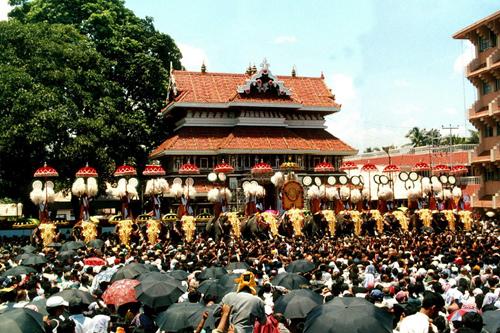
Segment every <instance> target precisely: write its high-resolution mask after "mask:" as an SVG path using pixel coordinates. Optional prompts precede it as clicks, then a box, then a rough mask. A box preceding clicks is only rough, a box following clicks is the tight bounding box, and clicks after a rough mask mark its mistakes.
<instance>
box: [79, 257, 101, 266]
mask: <svg viewBox="0 0 500 333" xmlns="http://www.w3.org/2000/svg"><path fill="white" fill-rule="evenodd" d="M83 263H84V264H85V265H87V266H104V265H106V261H105V260H104V259H102V258H98V257H92V258H86V259H83Z"/></svg>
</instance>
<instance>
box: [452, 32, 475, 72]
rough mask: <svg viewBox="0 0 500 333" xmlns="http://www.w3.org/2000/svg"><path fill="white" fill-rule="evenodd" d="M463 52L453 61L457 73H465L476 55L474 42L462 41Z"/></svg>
mask: <svg viewBox="0 0 500 333" xmlns="http://www.w3.org/2000/svg"><path fill="white" fill-rule="evenodd" d="M462 43H463V44H462V45H463V48H462V49H463V52H462V53H461V54H460V55H459V56H458V57H457V58H456V59H455V62H454V63H453V71H454V72H455V73H458V74H461V75H463V73H464V70H465V66H467V65H468V64H469V62H471V60H472V59H474V57H475V56H476V53H475V52H476V51H475V49H474V44H472V43H471V42H469V41H468V40H464V41H462Z"/></svg>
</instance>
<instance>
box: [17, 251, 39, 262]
mask: <svg viewBox="0 0 500 333" xmlns="http://www.w3.org/2000/svg"><path fill="white" fill-rule="evenodd" d="M33 256H37V254H34V253H23V254H20V255H18V256H16V260H17V261H19V260H23V259H28V258H29V257H33Z"/></svg>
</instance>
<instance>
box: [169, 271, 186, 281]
mask: <svg viewBox="0 0 500 333" xmlns="http://www.w3.org/2000/svg"><path fill="white" fill-rule="evenodd" d="M167 275H170V276H171V277H173V278H174V279H176V280H179V281H184V280H187V278H188V276H189V273H188V272H186V271H183V270H182V269H175V270H173V271H170V272H167Z"/></svg>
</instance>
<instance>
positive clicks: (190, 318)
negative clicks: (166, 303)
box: [156, 302, 205, 332]
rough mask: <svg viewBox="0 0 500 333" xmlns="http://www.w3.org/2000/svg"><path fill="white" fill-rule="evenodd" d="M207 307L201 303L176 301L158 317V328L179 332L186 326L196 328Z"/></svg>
mask: <svg viewBox="0 0 500 333" xmlns="http://www.w3.org/2000/svg"><path fill="white" fill-rule="evenodd" d="M203 311H205V307H204V306H203V305H201V304H200V303H187V302H184V303H176V304H172V305H171V306H170V307H169V308H168V309H167V310H166V311H163V312H162V313H160V314H159V315H158V317H156V324H157V325H158V328H159V329H160V330H162V331H166V332H177V331H180V330H182V329H184V328H195V327H196V326H198V324H199V322H200V320H201V314H202V313H203Z"/></svg>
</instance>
